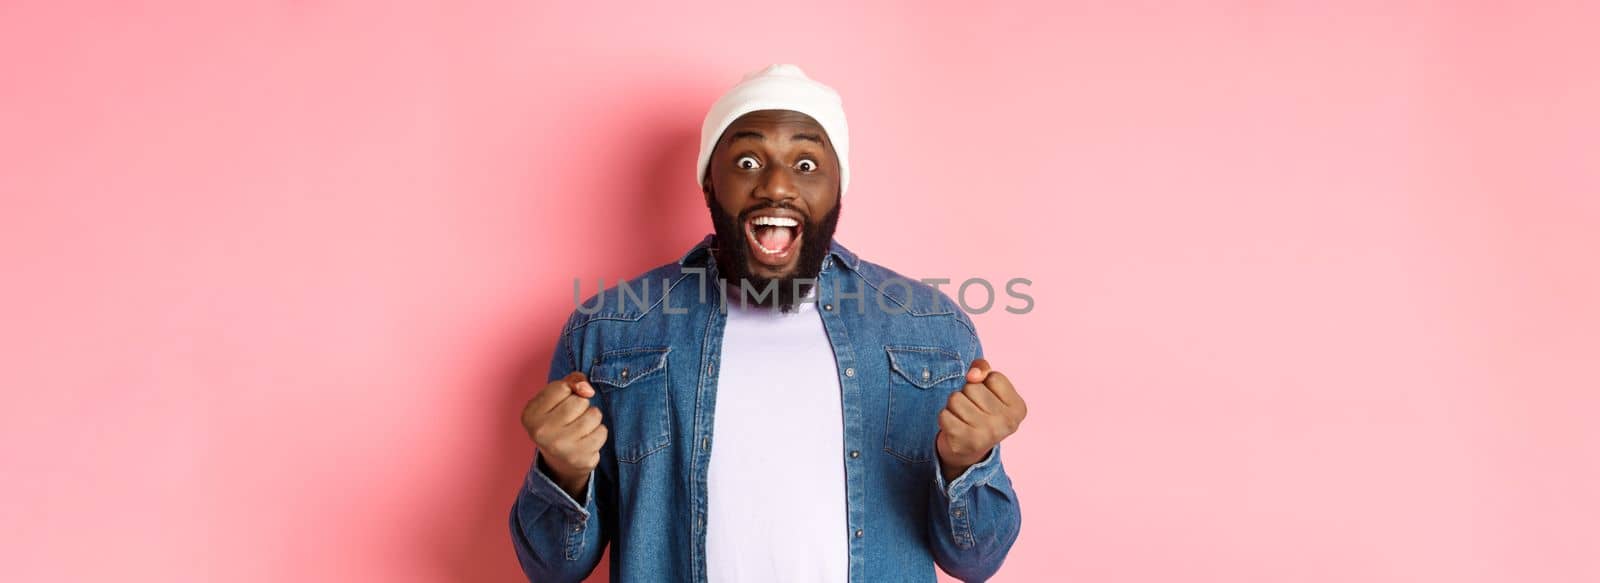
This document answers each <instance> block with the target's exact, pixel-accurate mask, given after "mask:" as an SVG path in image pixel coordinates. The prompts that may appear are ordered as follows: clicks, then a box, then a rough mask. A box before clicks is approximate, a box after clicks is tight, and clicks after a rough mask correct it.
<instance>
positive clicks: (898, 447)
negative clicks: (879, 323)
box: [883, 346, 967, 462]
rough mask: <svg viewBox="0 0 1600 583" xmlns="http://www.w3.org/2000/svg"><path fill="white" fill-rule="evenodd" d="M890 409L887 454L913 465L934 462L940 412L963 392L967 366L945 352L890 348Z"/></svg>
mask: <svg viewBox="0 0 1600 583" xmlns="http://www.w3.org/2000/svg"><path fill="white" fill-rule="evenodd" d="M884 351H885V352H887V353H888V356H889V408H888V416H887V417H888V418H887V421H886V423H887V425H888V427H887V428H886V430H885V432H884V444H883V449H884V451H887V452H889V453H890V454H892V455H894V456H896V457H899V458H901V459H904V460H906V461H911V462H925V461H929V460H932V459H934V455H935V453H934V445H933V440H934V438H935V436H937V435H938V433H939V412H940V411H942V410H944V407H945V403H946V402H947V401H948V400H949V399H950V393H952V392H955V391H958V390H961V387H962V386H963V380H964V379H965V378H966V373H967V364H966V363H965V362H963V361H962V360H961V355H959V354H956V353H955V352H951V351H949V350H944V349H942V348H928V347H918V346H888V347H885V348H884Z"/></svg>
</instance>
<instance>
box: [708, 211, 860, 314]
mask: <svg viewBox="0 0 1600 583" xmlns="http://www.w3.org/2000/svg"><path fill="white" fill-rule="evenodd" d="M706 206H707V207H709V208H710V209H711V226H712V228H714V229H716V237H717V240H716V247H715V248H714V250H715V256H716V258H717V271H718V272H720V274H721V278H720V279H722V280H723V281H724V282H727V283H726V285H727V290H728V294H727V296H728V298H729V299H730V300H731V301H743V302H744V304H743V305H758V306H766V307H776V308H778V309H781V310H783V311H784V312H792V311H794V308H795V305H796V304H798V303H799V300H800V298H803V297H805V296H806V294H808V293H810V292H811V288H812V287H813V286H814V285H815V283H816V280H817V276H818V275H820V274H821V273H822V260H823V258H825V257H827V256H828V248H829V247H830V246H831V245H832V243H833V231H834V229H836V228H838V226H839V207H840V206H842V205H840V204H835V205H833V210H831V211H828V214H827V216H824V217H822V220H821V221H819V222H815V223H813V222H811V221H806V224H805V225H804V226H803V227H802V229H803V231H804V234H803V235H802V236H801V237H800V259H799V262H798V263H796V264H795V269H794V273H792V274H790V275H789V276H788V277H781V278H777V279H776V283H777V285H776V291H775V292H773V293H768V294H766V295H764V296H761V294H762V292H763V291H765V290H767V289H768V287H767V286H769V285H773V282H774V279H773V278H769V277H759V276H757V275H755V274H753V273H751V272H750V246H749V245H748V244H746V241H745V232H744V225H745V221H746V220H747V219H749V218H750V215H751V214H752V213H755V212H756V211H759V210H765V209H769V208H785V209H789V210H793V211H796V212H798V211H799V209H796V208H794V207H793V206H790V205H788V204H784V203H778V202H769V203H767V204H762V205H758V206H755V207H751V208H747V209H745V210H744V211H742V212H740V213H739V216H737V217H735V216H732V215H729V214H728V212H727V211H724V210H722V206H721V205H718V204H717V202H716V197H714V196H712V197H707V201H706ZM740 282H748V284H749V286H750V289H751V290H752V292H751V293H742V292H741V290H743V289H744V288H743V287H741V284H740ZM740 296H743V297H740ZM757 296H761V297H760V298H759V300H758V299H757Z"/></svg>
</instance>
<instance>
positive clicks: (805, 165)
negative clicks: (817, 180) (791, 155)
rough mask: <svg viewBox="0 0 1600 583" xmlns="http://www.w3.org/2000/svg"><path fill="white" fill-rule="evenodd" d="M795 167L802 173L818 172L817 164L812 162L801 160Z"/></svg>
mask: <svg viewBox="0 0 1600 583" xmlns="http://www.w3.org/2000/svg"><path fill="white" fill-rule="evenodd" d="M794 167H795V168H798V169H800V171H801V172H816V171H817V163H816V162H814V161H811V160H801V161H800V162H799V163H798V164H795V165H794Z"/></svg>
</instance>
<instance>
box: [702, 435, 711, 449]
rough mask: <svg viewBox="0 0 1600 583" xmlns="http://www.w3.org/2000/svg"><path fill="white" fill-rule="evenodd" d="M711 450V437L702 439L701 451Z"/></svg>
mask: <svg viewBox="0 0 1600 583" xmlns="http://www.w3.org/2000/svg"><path fill="white" fill-rule="evenodd" d="M710 448H711V438H709V437H702V438H700V449H710Z"/></svg>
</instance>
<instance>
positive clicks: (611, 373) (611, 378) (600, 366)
mask: <svg viewBox="0 0 1600 583" xmlns="http://www.w3.org/2000/svg"><path fill="white" fill-rule="evenodd" d="M669 351H670V349H668V348H665V347H662V348H626V349H623V350H613V351H611V352H607V353H605V354H601V355H600V361H599V362H597V363H595V365H594V366H593V367H591V368H590V369H589V382H591V383H594V384H595V385H596V386H597V387H598V388H601V389H602V390H604V388H605V387H614V388H618V389H620V388H623V387H627V386H628V385H631V384H633V383H634V382H635V381H638V380H639V379H642V378H646V377H649V376H650V375H654V374H660V373H661V371H663V370H665V369H666V368H667V352H669Z"/></svg>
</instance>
